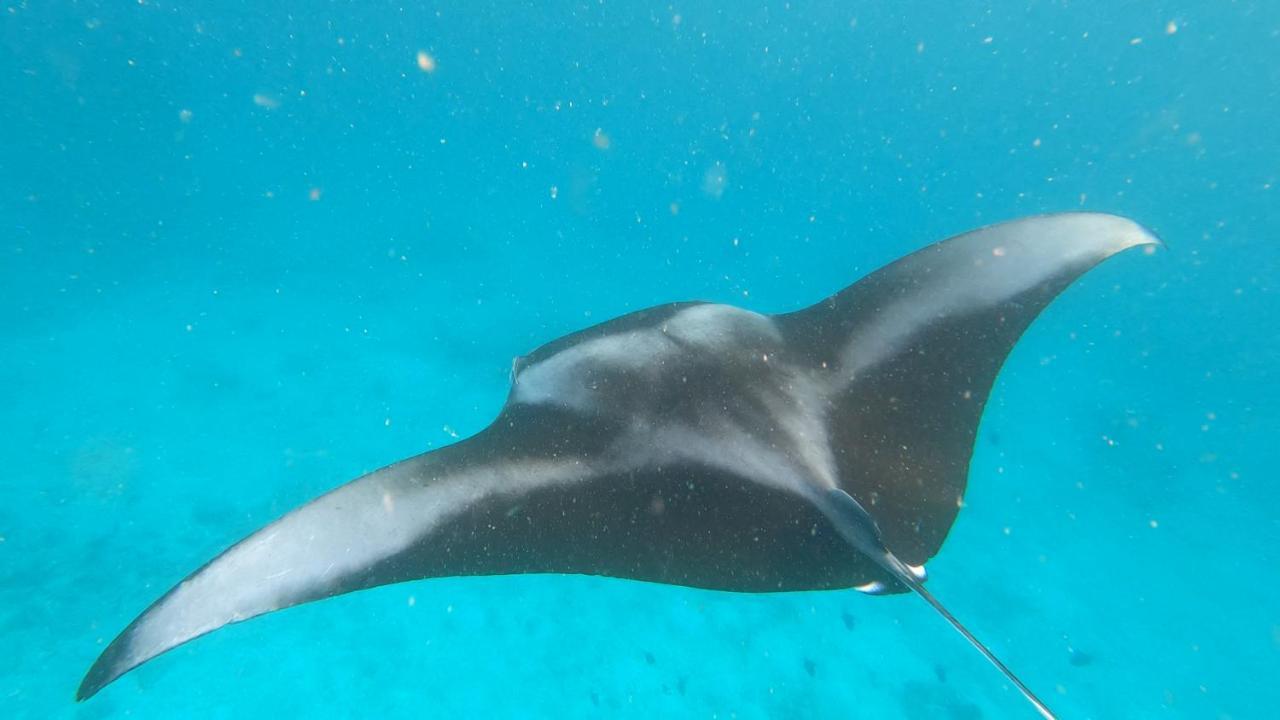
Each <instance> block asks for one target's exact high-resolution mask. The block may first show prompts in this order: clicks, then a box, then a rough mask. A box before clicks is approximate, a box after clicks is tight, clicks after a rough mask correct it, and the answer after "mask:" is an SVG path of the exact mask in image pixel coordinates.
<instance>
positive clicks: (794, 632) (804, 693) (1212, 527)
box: [0, 0, 1280, 720]
mask: <svg viewBox="0 0 1280 720" xmlns="http://www.w3.org/2000/svg"><path fill="white" fill-rule="evenodd" d="M261 5H262V4H260V3H171V2H153V1H152V0H145V2H139V3H132V2H131V3H101V4H99V3H93V2H79V3H75V2H63V3H37V2H18V1H16V0H9V1H8V2H5V3H0V133H2V134H3V140H2V141H0V400H3V402H0V468H2V471H0V647H2V648H3V651H2V652H0V716H3V717H6V718H124V717H130V718H176V717H183V718H203V717H216V718H251V717H274V718H288V717H384V718H398V717H415V718H417V717H440V718H449V717H635V718H639V717H645V718H649V717H698V718H712V717H716V718H735V717H736V718H766V717H767V718H811V717H813V718H816V717H853V718H887V717H904V718H953V719H957V720H968V719H972V718H1005V717H1008V718H1023V717H1032V716H1033V715H1032V713H1031V711H1030V710H1029V708H1028V707H1027V706H1026V705H1025V703H1023V701H1022V700H1021V699H1020V698H1019V697H1018V696H1017V695H1016V694H1015V693H1014V692H1013V691H1012V690H1011V689H1010V688H1008V687H1007V686H1006V684H1005V683H1003V682H1002V680H1001V678H1000V677H999V676H998V675H997V674H996V673H995V672H994V671H993V670H992V669H991V668H990V667H988V666H987V665H986V664H985V663H984V662H983V661H982V660H981V658H980V657H979V656H978V655H977V654H976V653H974V652H973V651H972V650H971V649H970V648H969V647H967V646H966V645H965V643H964V642H963V641H962V640H961V638H959V637H958V636H957V635H955V634H954V633H953V632H951V631H950V630H949V629H948V628H947V627H946V626H945V624H944V623H943V622H942V621H941V620H940V619H939V618H938V617H936V616H934V615H933V614H932V613H931V612H930V611H929V610H928V609H927V608H926V607H925V606H924V604H923V603H921V602H919V601H918V600H917V599H915V598H912V597H908V596H899V597H890V598H871V597H866V596H863V595H860V594H858V593H856V592H852V591H840V592H816V593H795V594H781V595H754V596H753V595H735V594H726V593H714V592H706V591H697V590H690V589H683V588H672V587H662V586H656V585H646V584H639V583H631V582H625V581H618V580H608V579H596V578H583V577H507V578H486V579H445V580H428V581H421V582H415V583H409V584H404V585H399V586H393V587H385V588H381V589H378V590H374V591H369V592H364V593H358V594H355V595H351V596H346V597H342V598H339V599H335V600H330V601H326V602H322V603H316V604H312V605H308V606H304V607H300V608H297V609H293V610H289V611H286V612H281V613H277V614H274V615H270V616H266V617H263V618H260V619H257V620H254V621H252V622H248V623H244V624H241V625H237V626H234V627H230V628H227V629H224V630H222V631H219V632H217V633H215V634H213V635H211V636H209V637H207V638H205V639H202V640H199V641H197V642H194V643H191V644H189V645H187V646H184V647H182V648H180V649H178V650H176V651H174V652H171V653H169V654H168V655H166V656H164V657H162V658H160V659H158V660H156V661H154V662H152V663H150V664H148V665H146V666H145V667H143V668H141V669H139V670H137V671H135V672H133V673H131V674H129V675H127V676H126V677H124V678H123V679H121V680H120V681H119V682H117V683H116V684H115V685H113V686H111V687H109V688H107V689H106V690H105V691H104V692H103V693H101V694H100V695H99V696H97V697H95V698H93V699H92V700H91V701H89V702H87V703H84V704H75V703H74V702H73V701H72V696H73V692H74V690H75V687H76V685H77V683H78V682H79V680H80V677H81V675H82V674H83V672H84V671H85V669H86V668H87V667H88V666H89V664H90V663H91V662H92V660H93V659H94V657H95V656H96V655H97V653H98V652H99V651H100V650H101V649H102V647H103V646H104V644H105V643H106V642H107V641H109V640H110V639H111V637H112V636H114V634H115V633H116V632H117V631H119V630H120V629H121V628H122V627H123V626H124V625H125V624H126V623H127V622H128V621H129V620H130V619H132V618H133V617H134V615H135V614H136V613H138V612H139V611H141V610H142V609H143V608H144V607H145V606H146V605H147V604H148V603H149V602H151V601H152V600H153V599H154V598H155V597H157V596H158V595H159V594H160V593H161V592H162V591H163V590H165V589H166V588H168V587H169V586H170V585H171V584H173V583H174V582H176V581H178V580H179V579H181V578H182V577H183V576H184V575H185V574H186V573H187V572H189V571H190V570H192V569H194V568H195V567H197V566H199V565H200V564H201V563H203V562H204V561H206V560H207V559H208V558H210V557H211V556H212V555H214V554H215V553H217V552H218V551H220V550H221V549H223V548H224V547H226V546H227V545H228V544H230V543H231V542H233V541H235V540H237V539H239V538H240V537H242V536H243V535H245V534H247V533H248V532H250V531H252V530H254V529H256V528H257V527H259V526H261V525H262V524H264V523H265V522H267V521H269V520H271V519H272V518H274V517H276V516H278V515H279V514H281V513H283V512H285V511H286V510H288V509H290V508H292V507H294V506H296V505H297V504H299V503H301V502H303V501H305V500H307V499H310V498H312V497H314V496H315V495H317V494H319V493H321V492H323V491H324V490H326V489H329V488H331V487H334V486H335V485H337V484H339V483H341V482H343V481H345V480H348V479H350V478H353V477H355V476H357V475H359V474H361V473H362V472H364V471H367V470H371V469H373V468H375V467H378V466H380V465H382V464H385V463H388V462H391V461H394V460H397V459H400V458H402V457H405V456H408V455H411V454H414V453H417V452H419V451H422V450H424V449H428V448H431V447H439V446H441V445H444V444H447V443H449V442H452V441H453V439H454V437H455V435H456V436H462V437H465V436H466V435H468V434H470V433H472V432H475V431H476V430H478V429H480V428H481V427H483V426H484V425H485V424H486V423H487V421H488V420H489V419H490V418H491V417H492V416H493V415H494V413H495V412H496V411H497V409H498V407H499V406H500V404H501V403H502V401H503V399H504V397H505V393H506V382H507V373H508V370H509V367H510V360H511V358H512V357H513V356H515V355H517V354H522V353H525V352H527V351H529V350H530V349H532V348H534V347H536V346H537V345H538V344H540V343H541V342H545V341H547V340H550V339H552V338H555V337H557V336H559V335H561V334H563V333H565V332H568V331H571V330H573V329H576V328H579V327H581V326H583V325H585V324H589V323H593V322H596V321H600V320H604V319H607V318H609V317H612V316H615V315H617V314H620V313H623V312H626V311H629V310H634V309H639V308H642V307H645V306H648V305H653V304H658V303H663V302H669V301H673V300H683V299H705V300H715V301H723V302H733V303H737V304H740V305H743V306H745V307H748V308H751V309H754V310H759V311H780V310H786V309H791V308H795V307H799V306H801V305H804V304H807V303H810V302H813V301H815V300H817V299H819V298H821V297H822V296H824V295H826V294H827V293H829V292H832V291H834V290H836V289H839V288H841V287H843V286H845V285H847V284H849V283H851V282H852V281H854V280H855V279H857V278H858V277H860V276H861V275H862V274H864V273H866V272H868V271H869V270H871V269H874V268H875V267H877V266H878V265H880V264H882V263H885V262H888V261H889V260H892V259H893V258H895V257H897V256H899V255H901V254H903V253H905V252H907V251H909V250H912V249H915V248H917V247H919V246H921V245H923V244H925V243H927V242H930V241H933V240H936V239H940V238H942V237H946V236H948V235H950V234H953V233H957V232H960V231H963V230H966V229H969V228H971V227H974V226H977V225H981V224H984V223H987V222H994V221H997V220H1001V219H1007V218H1011V217H1016V216H1020V215H1025V214H1030V213H1036V212H1046V211H1055V210H1070V209H1078V208H1084V209H1092V210H1106V211H1111V212H1118V213H1122V214H1125V215H1128V216H1131V217H1134V218H1136V219H1138V220H1140V221H1142V222H1144V223H1146V224H1148V225H1149V226H1150V227H1152V228H1153V229H1154V230H1155V231H1157V232H1158V233H1159V234H1160V235H1161V236H1162V237H1163V238H1164V239H1165V240H1166V242H1167V244H1168V248H1167V250H1165V251H1162V252H1159V253H1157V254H1155V255H1153V256H1144V255H1143V254H1141V253H1130V254H1127V255H1125V256H1123V257H1120V258H1117V259H1116V260H1114V261H1111V262H1109V263H1108V264H1106V265H1105V266H1104V267H1102V268H1100V269H1099V270H1097V271H1096V272H1094V273H1092V274H1090V275H1089V276H1087V277H1086V278H1085V279H1084V280H1083V281H1082V282H1080V283H1078V284H1077V285H1076V286H1074V287H1072V288H1071V289H1070V290H1069V291H1068V292H1067V293H1066V294H1065V295H1064V296H1063V297H1062V298H1061V300H1060V301H1058V302H1057V303H1055V304H1054V305H1053V306H1052V307H1051V308H1050V310H1049V311H1048V312H1047V313H1046V314H1045V315H1044V316H1043V317H1042V318H1041V320H1040V321H1039V322H1037V324H1036V325H1035V326H1034V327H1033V328H1032V330H1031V331H1030V332H1029V333H1028V335H1027V336H1026V338H1025V339H1024V341H1023V342H1022V343H1021V344H1020V345H1019V346H1018V347H1017V348H1016V350H1015V352H1014V353H1013V355H1012V356H1011V358H1010V359H1009V361H1008V363H1007V364H1006V366H1005V369H1004V371H1003V373H1002V375H1001V376H1000V379H999V381H998V383H997V386H996V389H995V391H994V393H993V395H992V398H991V402H990V405H989V409H988V412H987V415H986V418H985V420H984V423H983V425H982V428H981V432H980V435H979V438H978V444H977V449H976V453H975V456H974V459H973V463H972V470H971V478H970V491H969V493H968V496H967V498H966V501H967V507H966V508H965V509H964V510H963V512H962V513H961V516H960V519H959V521H958V523H957V524H956V526H955V528H954V529H953V531H952V532H951V535H950V537H949V539H948V541H947V544H946V545H945V546H944V548H943V550H942V552H941V553H940V554H939V556H938V557H937V558H936V559H935V560H934V561H933V562H932V563H930V568H929V569H930V573H931V580H930V588H932V589H933V591H934V592H935V593H936V594H937V595H938V596H939V597H940V598H942V599H943V600H944V602H946V603H948V604H949V606H950V607H951V608H952V610H953V611H954V612H955V614H956V615H958V616H959V617H960V618H962V619H964V620H965V621H966V622H967V623H968V624H969V625H970V626H971V627H972V628H973V629H974V631H975V632H976V633H977V634H978V635H979V636H980V637H983V638H985V639H986V640H987V641H988V642H989V643H990V645H991V646H992V647H993V648H994V649H995V650H996V651H997V652H998V653H999V654H1000V655H1001V656H1002V657H1003V658H1004V659H1005V660H1006V661H1007V662H1008V664H1009V665H1011V666H1012V667H1013V668H1015V669H1016V670H1017V671H1018V672H1019V673H1020V674H1021V675H1022V677H1023V678H1024V679H1025V680H1026V681H1027V682H1028V683H1029V684H1030V685H1031V686H1032V687H1033V688H1036V689H1037V690H1038V691H1039V692H1040V693H1041V694H1043V695H1044V696H1045V697H1046V699H1047V700H1048V701H1049V702H1050V704H1051V705H1052V706H1053V707H1054V708H1055V709H1057V710H1058V712H1059V713H1060V714H1061V715H1062V717H1064V718H1147V717H1151V718H1164V717H1169V718H1268V717H1273V713H1274V712H1275V708H1276V707H1277V704H1278V703H1280V684H1277V683H1276V682H1275V677H1276V669H1277V668H1280V581H1277V579H1276V568H1277V561H1278V560H1280V553H1278V552H1277V550H1276V548H1277V544H1278V542H1280V532H1277V529H1278V521H1277V518H1278V517H1280V511H1278V510H1280V505H1278V502H1280V493H1278V492H1277V490H1276V487H1275V482H1276V467H1277V459H1278V455H1280V453H1277V444H1278V436H1277V431H1276V428H1277V427H1280V402H1278V401H1280V391H1278V390H1277V388H1278V385H1277V383H1278V382H1280V378H1278V377H1277V371H1276V366H1277V362H1278V361H1280V341H1278V340H1277V335H1278V333H1277V330H1280V320H1277V319H1276V317H1277V313H1280V302H1277V289H1278V287H1280V285H1278V281H1280V280H1278V275H1277V271H1278V270H1280V263H1278V262H1277V257H1278V254H1277V250H1276V247H1277V241H1278V235H1280V212H1278V211H1277V206H1278V205H1280V203H1278V202H1277V201H1278V199H1280V195H1277V193H1280V189H1277V188H1276V187H1275V186H1276V183H1277V182H1278V181H1280V133H1277V132H1276V123H1275V117H1276V116H1277V113H1278V111H1280V97H1278V96H1277V88H1280V65H1278V64H1277V63H1280V39H1278V38H1280V4H1277V3H1274V2H1265V1H1260V2H1230V3H1229V2H1217V1H1216V0H1215V1H1213V2H1210V1H1208V0H1202V1H1200V2H1152V3H1113V2H1070V3H1066V2H1060V3H1053V2H1032V3H1030V4H1027V5H1025V6H1018V5H1016V4H1014V3H1006V4H986V3H968V2H960V3H948V4H947V5H946V7H945V8H944V7H943V6H942V4H937V3H824V4H821V6H819V4H817V3H805V2H792V3H789V4H787V3H769V4H767V5H764V6H755V5H754V4H752V6H751V7H750V8H749V9H748V5H747V4H742V5H740V6H737V5H735V6H733V8H732V9H730V8H729V7H727V6H726V4H725V3H710V2H697V3H676V4H674V5H668V4H666V3H655V4H649V7H644V8H643V9H641V5H642V4H641V3H618V2H607V3H595V2H592V3H582V4H577V3H545V4H543V3H539V4H538V7H537V8H536V9H534V8H517V7H516V5H515V4H514V3H495V4H485V5H483V6H481V5H477V4H474V3H456V4H441V5H439V6H438V7H437V6H435V5H424V6H422V7H418V6H413V7H407V8H399V7H397V6H396V5H386V4H381V3H377V4H373V3H351V4H348V3H325V4H319V3H283V4H280V6H279V7H273V8H271V9H266V8H265V7H264V6H261ZM420 52H421V53H424V54H425V57H426V60H425V61H422V62H421V66H426V68H427V70H430V72H427V71H424V70H423V69H421V66H420V61H419V53H420Z"/></svg>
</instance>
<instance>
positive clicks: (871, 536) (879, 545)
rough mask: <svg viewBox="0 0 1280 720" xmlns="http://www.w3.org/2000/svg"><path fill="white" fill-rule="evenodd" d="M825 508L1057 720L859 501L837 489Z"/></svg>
mask: <svg viewBox="0 0 1280 720" xmlns="http://www.w3.org/2000/svg"><path fill="white" fill-rule="evenodd" d="M825 509H826V510H827V511H828V514H829V515H830V517H831V520H832V522H833V524H834V525H835V527H836V529H837V531H839V533H840V535H841V536H843V537H844V539H845V540H846V541H847V542H848V543H849V544H850V545H851V546H852V547H853V548H854V549H856V550H857V551H858V552H860V553H862V554H863V555H866V556H867V557H869V558H871V559H872V560H874V561H875V562H876V563H877V564H878V565H880V567H882V568H884V569H885V571H887V572H888V573H889V574H890V575H892V576H893V577H894V578H895V579H897V581H898V582H900V583H902V585H903V586H904V587H906V588H909V589H910V590H912V591H913V592H915V593H916V594H917V595H919V596H920V597H922V598H924V600H925V602H927V603H929V604H930V605H932V606H933V609H934V610H937V611H938V614H939V615H941V616H942V617H943V618H945V619H946V621H947V622H949V623H951V627H954V628H955V629H956V630H957V631H958V632H959V633H960V634H961V635H963V636H964V638H965V639H966V640H968V641H969V643H970V644H972V645H973V646H974V647H975V648H977V649H978V652H980V653H982V655H983V656H984V657H986V658H987V660H989V661H990V662H991V664H992V665H994V666H995V667H996V669H997V670H999V671H1000V672H1001V673H1004V676H1005V677H1006V678H1008V680H1009V682H1011V683H1013V685H1014V687H1016V688H1018V691H1019V692H1021V693H1022V694H1023V696H1024V697H1026V698H1027V700H1029V701H1030V702H1031V704H1032V705H1033V706H1035V709H1036V710H1037V711H1038V712H1039V713H1040V715H1042V716H1043V717H1044V718H1045V719H1046V720H1055V718H1056V716H1055V715H1054V714H1053V712H1051V711H1050V710H1049V707H1048V706H1047V705H1045V704H1044V702H1043V701H1041V700H1040V698H1038V697H1036V694H1035V693H1033V692H1031V688H1029V687H1027V686H1026V684H1025V683H1023V682H1022V680H1020V679H1018V676H1017V675H1014V674H1013V671H1012V670H1010V669H1009V668H1008V666H1006V665H1005V664H1004V663H1003V662H1001V661H1000V658H998V657H996V655H995V653H993V652H991V650H990V649H989V648H988V647H987V646H986V645H983V644H982V641H981V640H979V639H978V638H977V637H976V636H975V635H974V634H973V633H972V632H969V628H966V627H965V626H964V625H963V624H961V622H960V621H959V620H957V619H956V616H955V615H952V614H951V611H950V610H947V608H946V607H945V606H943V604H942V603H941V602H939V601H938V599H937V598H935V597H934V596H933V593H931V592H929V591H928V590H926V589H925V587H924V583H923V582H921V580H922V578H923V572H922V571H918V570H916V569H913V568H911V567H909V566H908V565H907V564H906V563H904V562H902V561H901V560H899V559H898V556H897V555H894V554H893V553H892V552H890V551H889V550H888V549H886V548H885V546H884V542H883V540H882V539H881V538H880V531H879V529H878V528H877V527H876V521H875V520H874V519H873V518H872V517H871V515H870V513H868V512H867V511H866V510H865V509H864V508H863V507H862V505H861V504H859V503H858V501H857V500H854V499H853V497H852V496H850V495H849V494H848V493H846V492H844V491H843V490H839V489H835V490H832V491H831V492H830V493H829V494H828V496H827V504H826V507H825Z"/></svg>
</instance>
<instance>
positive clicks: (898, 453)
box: [778, 213, 1159, 720]
mask: <svg viewBox="0 0 1280 720" xmlns="http://www.w3.org/2000/svg"><path fill="white" fill-rule="evenodd" d="M1158 242H1159V241H1158V240H1157V239H1156V238H1155V236H1154V235H1152V234H1151V233H1150V232H1148V231H1147V230H1145V229H1143V228H1142V227H1140V226H1139V225H1137V224H1135V223H1134V222H1132V221H1130V220H1126V219H1124V218H1120V217H1116V216H1113V215H1101V214H1094V213H1070V214H1063V215H1047V216H1041V217H1032V218H1026V219H1023V220H1017V221H1013V222H1008V223H1004V224H1000V225H994V226H991V227H987V228H983V229H981V230H975V231H973V232H970V233H966V234H964V235H960V236H957V237H955V238H952V239H950V240H945V241H943V242H940V243H937V244H935V245H931V246H929V247H927V248H925V249H923V250H920V251H919V252H916V253H913V254H912V255H909V256H907V257H905V258H903V259H901V260H898V261H897V262H894V263H892V264H890V265H888V266H886V267H884V268H882V269H880V270H878V271H876V272H874V273H872V274H871V275H869V276H867V277H866V278H864V279H863V280H861V281H859V282H858V283H856V284H854V285H852V286H851V287H849V288H848V289H846V290H844V291H842V292H840V293H838V294H836V295H834V296H832V297H830V298H828V299H826V300H824V301H822V302H820V303H818V304H817V305H814V306H812V307H810V308H807V309H805V310H801V311H799V312H796V313H791V314H788V315H783V316H780V317H779V318H778V322H779V324H780V325H781V326H782V327H783V328H784V331H785V332H786V334H787V337H788V340H789V341H790V342H791V343H792V348H793V349H795V350H796V351H797V352H798V353H799V354H800V355H801V356H802V357H803V358H804V360H805V361H806V363H807V364H808V365H809V366H810V367H811V368H814V369H817V368H822V369H823V370H824V371H825V372H824V373H823V374H824V375H825V377H826V383H827V392H828V407H829V412H828V417H827V421H828V424H829V427H828V432H829V433H830V435H831V438H832V451H833V454H834V456H835V457H836V462H837V465H838V474H839V483H840V486H841V487H840V488H836V489H833V490H831V491H830V492H829V493H828V495H827V497H826V498H825V510H826V513H827V515H828V516H829V517H830V518H831V521H832V524H833V525H834V526H835V527H836V528H837V530H838V531H839V532H840V533H841V535H842V536H843V537H844V538H845V540H846V541H847V542H848V544H849V545H850V546H851V547H852V548H854V549H856V551H857V552H858V553H859V554H860V555H863V556H866V557H868V558H870V559H872V560H873V561H875V562H876V563H877V564H878V565H880V566H881V567H882V568H883V569H884V570H885V571H887V572H888V573H889V574H890V575H891V576H892V577H894V578H895V579H896V580H897V587H891V588H887V589H888V590H889V591H902V590H911V591H914V592H915V593H916V594H918V595H920V597H922V598H923V599H924V600H925V601H926V602H928V603H929V604H930V605H931V606H932V607H933V608H934V609H935V610H936V611H937V612H938V613H939V614H941V615H942V616H943V618H945V619H946V620H947V622H949V623H950V624H951V625H952V627H954V628H955V629H956V630H957V631H958V632H960V634H961V635H963V636H964V637H965V638H966V639H967V640H968V641H969V642H970V643H971V644H972V645H973V646H974V647H975V648H977V649H978V651H979V652H981V653H982V654H983V656H985V657H986V658H987V660H989V661H990V662H991V663H992V665H994V666H995V667H996V668H997V669H998V670H1000V672H1001V673H1003V674H1004V676H1005V677H1006V678H1007V679H1008V680H1009V681H1010V682H1011V683H1013V685H1014V686H1015V687H1017V688H1018V690H1019V691H1020V692H1021V693H1022V694H1023V695H1024V696H1025V697H1026V698H1027V700H1029V701H1030V702H1031V704H1032V705H1033V706H1034V707H1035V709H1036V711H1037V712H1039V713H1040V714H1041V716H1043V717H1045V718H1048V719H1050V720H1052V718H1053V717H1054V715H1053V714H1052V712H1051V711H1050V710H1049V708H1048V707H1047V706H1046V705H1045V704H1044V702H1042V701H1041V700H1040V699H1039V698H1038V697H1036V695H1035V694H1034V693H1033V692H1032V691H1031V690H1030V689H1029V688H1028V687H1027V686H1026V685H1025V684H1024V683H1023V682H1022V681H1021V680H1020V679H1018V677H1017V676H1016V675H1014V674H1013V673H1012V672H1011V671H1010V670H1009V668H1008V667H1006V666H1005V664H1004V663H1003V662H1001V661H1000V660H999V658H997V657H996V656H995V654H994V653H992V652H991V650H990V649H988V648H987V647H986V646H985V645H984V644H983V643H982V642H980V641H979V640H978V639H977V638H976V637H975V636H974V635H973V633H971V632H970V631H969V630H968V629H967V628H965V626H964V625H963V624H961V623H960V622H959V621H958V620H957V619H956V618H955V616H953V615H952V614H951V613H950V612H949V611H948V610H947V609H946V608H945V607H944V606H943V605H942V603H940V602H939V601H938V600H937V599H936V598H935V597H934V596H933V595H932V594H931V593H930V592H929V591H928V590H926V589H925V587H924V585H923V578H924V575H923V570H922V566H923V565H924V563H925V561H926V560H928V559H929V558H931V557H933V556H934V555H935V554H936V553H937V552H938V550H939V548H940V547H941V545H942V542H943V540H944V539H945V538H946V536H947V533H948V531H949V530H950V529H951V525H952V523H953V522H954V521H955V518H956V514H957V512H958V511H959V508H960V505H961V503H962V500H963V497H964V490H965V484H966V479H967V476H968V471H969V459H970V456H971V455H972V452H973V443H974V439H975V437H976V435H977V430H978V422H979V420H980V419H981V417H982V409H983V406H984V405H985V403H986V400H987V395H988V393H989V392H990V390H991V387H992V385H993V383H994V382H995V378H996V374H997V373H998V372H999V370H1000V366H1001V365H1002V364H1003V363H1004V360H1005V358H1006V357H1007V356H1008V354H1009V352H1010V351H1011V350H1012V349H1013V345H1014V343H1016V342H1017V340H1018V338H1019V337H1020V336H1021V335H1022V333H1023V331H1025V330H1026V329H1027V327H1028V326H1029V325H1030V324H1031V322H1032V321H1033V320H1035V318H1036V316H1037V315H1039V314H1040V312H1041V311H1042V310H1043V309H1044V308H1045V307H1046V306H1047V305H1048V304H1049V302H1050V301H1052V300H1053V298H1055V297H1057V296H1058V294H1060V293H1061V292H1062V291H1063V290H1064V289H1066V287H1067V286H1068V285H1070V284H1071V282H1072V281H1074V280H1075V279H1076V278H1078V277H1079V276H1080V275H1082V274H1083V273H1085V272H1086V271H1088V270H1089V269H1090V268H1092V267H1094V266H1095V265H1097V264H1098V263H1100V262H1102V261H1103V260H1105V259H1107V258H1108V257H1111V256H1112V255H1114V254H1116V253H1118V252H1120V251H1122V250H1125V249H1128V248H1131V247H1136V246H1141V245H1154V244H1158Z"/></svg>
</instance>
